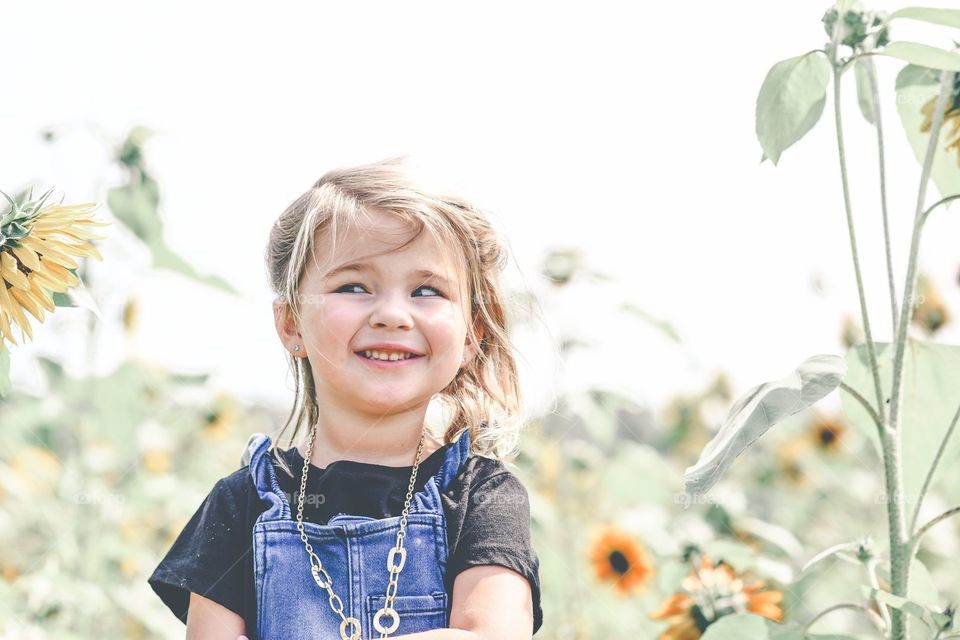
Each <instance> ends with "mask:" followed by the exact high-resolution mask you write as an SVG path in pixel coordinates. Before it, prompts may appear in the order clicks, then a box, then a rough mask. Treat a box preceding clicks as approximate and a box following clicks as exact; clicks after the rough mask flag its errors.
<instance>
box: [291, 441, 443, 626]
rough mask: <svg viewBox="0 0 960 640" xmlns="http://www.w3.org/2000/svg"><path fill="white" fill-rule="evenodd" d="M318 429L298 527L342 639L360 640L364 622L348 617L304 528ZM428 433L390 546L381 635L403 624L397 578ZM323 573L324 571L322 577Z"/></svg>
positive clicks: (310, 445)
mask: <svg viewBox="0 0 960 640" xmlns="http://www.w3.org/2000/svg"><path fill="white" fill-rule="evenodd" d="M316 432H317V425H316V424H314V425H313V426H312V427H311V428H310V438H309V442H308V443H307V455H306V457H304V459H303V478H302V479H301V480H300V498H299V499H298V500H297V529H298V530H299V531H300V539H301V540H303V544H304V546H305V547H306V549H307V555H308V557H309V558H310V570H311V573H312V574H313V580H314V582H316V583H317V586H319V587H320V588H321V589H326V591H327V593H328V594H329V600H330V607H331V608H332V609H333V611H334V613H336V614H338V615H339V616H340V619H341V620H342V622H341V623H340V638H341V640H360V621H359V620H357V619H356V618H354V617H352V616H350V617H347V616H345V615H344V614H343V601H342V600H341V599H340V598H339V596H337V594H335V593H334V592H333V579H331V578H330V574H329V573H327V570H326V569H324V568H323V564H322V563H321V562H320V558H319V557H317V554H316V553H314V552H313V547H312V546H311V545H310V542H309V541H308V540H307V534H306V533H304V531H303V495H304V493H306V491H307V471H308V470H309V469H310V458H311V457H313V439H314V436H315V435H316ZM426 432H427V431H426V427H424V429H423V431H421V432H420V444H419V445H418V446H417V459H416V462H414V463H413V472H412V473H411V474H410V485H409V487H407V498H406V500H405V501H404V503H403V513H402V514H401V515H400V530H399V531H397V542H396V544H395V545H394V547H393V548H392V549H390V554H389V555H388V556H387V569H388V570H389V571H390V582H389V583H388V584H387V594H386V601H385V602H384V604H383V608H381V609H380V610H379V611H377V614H376V615H375V616H374V617H373V626H374V627H375V628H376V630H377V631H379V632H380V637H381V638H386V637H387V636H388V635H390V634H391V633H393V632H394V631H396V630H397V627H398V626H399V625H400V614H399V613H397V611H396V610H395V609H394V608H393V601H394V598H396V595H397V578H398V577H399V575H400V570H401V569H403V565H404V563H405V562H406V560H407V550H406V549H405V548H404V547H403V539H404V537H405V536H406V535H407V515H408V514H409V512H410V500H411V498H412V497H413V487H414V484H415V483H416V479H417V468H418V467H419V466H420V454H421V453H422V452H423V438H424V435H425V434H426ZM398 554H399V556H400V558H399V563H397V555H398ZM321 574H323V577H322V578H321ZM383 616H387V617H389V618H390V626H389V627H384V626H383V623H382V622H381V620H380V619H381V618H382V617H383ZM348 630H349V633H348Z"/></svg>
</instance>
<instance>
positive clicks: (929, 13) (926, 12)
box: [889, 7, 960, 29]
mask: <svg viewBox="0 0 960 640" xmlns="http://www.w3.org/2000/svg"><path fill="white" fill-rule="evenodd" d="M895 18H910V19H911V20H922V21H924V22H930V23H932V24H940V25H943V26H945V27H956V28H958V29H960V9H934V8H931V7H904V8H903V9H898V10H896V11H894V12H893V13H891V14H890V18H889V19H890V20H894V19H895Z"/></svg>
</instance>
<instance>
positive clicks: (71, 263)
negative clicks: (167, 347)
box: [0, 189, 110, 348]
mask: <svg viewBox="0 0 960 640" xmlns="http://www.w3.org/2000/svg"><path fill="white" fill-rule="evenodd" d="M52 191H53V189H51V190H50V191H47V192H46V193H45V194H44V195H43V196H42V197H41V198H39V199H38V200H31V199H30V198H31V196H29V195H28V196H27V198H25V202H16V201H15V200H13V199H12V198H11V197H10V196H8V195H7V194H6V193H3V192H2V191H0V194H2V195H3V197H4V198H6V200H7V202H9V204H10V206H9V207H8V210H6V211H0V348H2V347H3V344H4V342H5V341H10V342H11V343H12V344H14V345H16V344H17V341H16V340H14V338H13V325H14V324H16V325H17V326H19V327H20V333H21V335H22V336H26V337H28V338H30V339H31V340H32V339H33V330H32V328H31V327H30V322H29V321H28V320H27V316H26V314H24V311H27V312H29V313H30V315H32V316H33V317H34V318H36V319H37V321H38V322H43V319H44V316H45V313H44V310H46V311H53V310H54V308H55V307H56V305H55V303H54V301H53V294H54V293H66V292H67V290H68V289H69V288H70V287H75V286H77V285H79V284H80V278H78V277H77V274H76V273H75V272H76V269H77V268H78V267H79V264H78V263H77V261H76V258H78V257H81V256H91V257H94V258H96V259H98V260H102V259H103V257H102V256H101V255H100V252H99V251H97V248H96V247H95V246H94V245H93V244H92V243H91V242H90V241H91V240H101V239H103V236H98V235H95V234H93V233H91V232H90V231H89V230H88V229H84V228H83V227H85V226H102V225H107V224H110V223H109V222H98V221H95V220H93V219H92V218H91V217H90V213H91V212H92V211H93V210H94V209H96V208H97V206H98V205H97V204H96V203H86V204H77V205H67V206H64V205H61V204H52V205H48V206H44V203H45V202H46V199H47V197H49V195H50V193H51V192H52ZM21 339H22V338H21Z"/></svg>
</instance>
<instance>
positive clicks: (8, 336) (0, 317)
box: [0, 285, 20, 346]
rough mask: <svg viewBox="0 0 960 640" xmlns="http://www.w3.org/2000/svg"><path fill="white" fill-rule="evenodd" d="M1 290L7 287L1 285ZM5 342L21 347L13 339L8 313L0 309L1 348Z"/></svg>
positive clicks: (0, 303)
mask: <svg viewBox="0 0 960 640" xmlns="http://www.w3.org/2000/svg"><path fill="white" fill-rule="evenodd" d="M0 289H6V287H4V286H3V285H0ZM2 304H3V303H2V302H0V305H2ZM4 340H9V341H10V342H12V343H13V344H14V345H16V346H20V345H18V344H17V341H16V340H14V339H13V331H12V328H11V327H10V321H9V320H7V312H6V311H5V310H4V309H3V308H0V346H2V343H3V341H4Z"/></svg>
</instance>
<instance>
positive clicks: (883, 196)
mask: <svg viewBox="0 0 960 640" xmlns="http://www.w3.org/2000/svg"><path fill="white" fill-rule="evenodd" d="M861 62H862V63H863V65H864V66H865V67H866V69H867V78H868V80H869V81H870V101H871V103H872V105H873V119H874V121H875V125H876V128H877V155H878V156H879V159H880V212H881V215H882V217H883V244H884V249H885V252H886V255H887V288H888V289H889V290H890V320H891V325H890V326H891V327H893V329H892V330H891V332H892V334H893V335H896V333H897V289H896V286H895V285H894V283H893V255H892V253H891V251H890V225H889V223H888V216H887V168H886V160H885V156H884V153H883V119H882V118H881V117H880V89H879V86H878V85H879V83H878V82H877V67H876V65H875V64H874V63H873V57H872V56H866V57H864V58H863V59H862V60H861Z"/></svg>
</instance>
